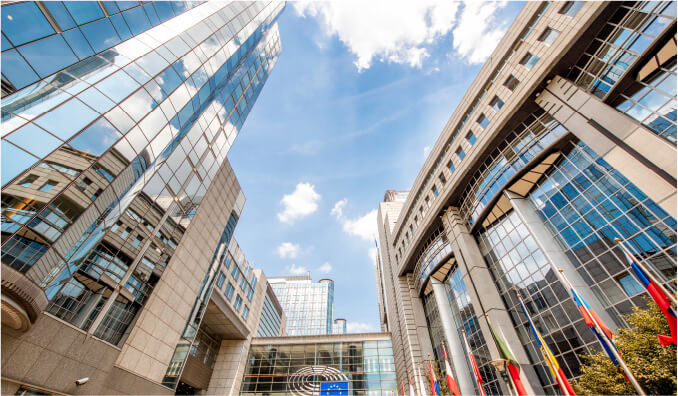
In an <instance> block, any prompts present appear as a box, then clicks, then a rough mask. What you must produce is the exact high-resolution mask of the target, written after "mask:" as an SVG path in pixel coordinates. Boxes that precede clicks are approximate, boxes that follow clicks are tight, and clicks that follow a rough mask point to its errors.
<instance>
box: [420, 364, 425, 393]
mask: <svg viewBox="0 0 678 396" xmlns="http://www.w3.org/2000/svg"><path fill="white" fill-rule="evenodd" d="M423 378H424V375H423V374H422V373H421V364H420V365H419V387H420V388H421V391H420V394H421V396H424V394H425V392H426V386H425V385H424V379H423Z"/></svg>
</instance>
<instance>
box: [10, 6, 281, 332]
mask: <svg viewBox="0 0 678 396" xmlns="http://www.w3.org/2000/svg"><path fill="white" fill-rule="evenodd" d="M109 3H110V4H109ZM101 4H103V3H95V2H71V3H63V4H62V3H61V2H54V3H44V4H43V3H33V2H27V3H19V4H10V5H3V9H2V11H3V26H2V32H3V51H5V49H6V47H5V46H6V45H10V43H11V45H13V47H12V48H14V47H16V49H7V51H8V52H9V51H14V52H12V53H11V54H10V55H8V56H7V59H9V61H11V59H12V56H13V55H12V54H14V53H16V54H15V55H22V54H23V53H24V52H26V51H27V50H28V49H27V48H28V47H29V46H31V45H34V44H36V43H42V41H46V40H54V41H59V42H63V43H64V45H65V43H67V42H69V40H70V39H69V38H68V37H70V36H69V35H71V36H73V37H75V36H78V37H79V35H80V34H81V33H82V34H84V36H85V37H86V38H87V40H88V41H87V42H84V40H85V38H82V37H81V38H80V39H81V40H80V39H75V40H80V42H81V44H82V45H88V44H87V43H89V46H90V47H92V50H93V51H96V55H92V54H90V52H82V54H83V55H82V56H83V58H82V60H80V59H79V58H77V57H75V55H73V56H72V57H70V58H69V57H68V56H67V55H64V58H65V59H68V60H66V61H63V60H59V61H58V62H57V60H56V59H57V58H59V56H57V54H59V55H60V54H61V52H59V53H52V52H50V51H51V50H50V51H46V52H44V54H43V56H42V57H41V58H40V64H42V65H45V64H50V67H52V65H53V64H57V65H59V67H58V68H54V69H49V70H47V69H45V70H41V69H40V67H41V66H38V65H37V64H34V63H31V56H30V55H27V54H28V53H26V54H23V55H24V59H26V62H24V63H25V64H23V65H21V66H17V65H15V66H6V65H5V55H4V53H3V73H4V72H5V71H10V70H11V71H12V73H23V75H22V77H21V79H19V80H17V79H16V78H15V77H13V76H5V75H4V74H3V93H4V92H5V85H6V84H5V77H7V79H8V82H9V83H11V85H12V86H14V88H16V89H19V88H18V87H20V86H21V87H25V88H23V89H20V90H19V91H17V92H14V93H11V94H8V95H7V96H4V97H3V99H2V121H3V123H2V186H3V187H2V262H3V264H6V265H9V266H11V267H12V268H14V269H16V270H18V271H20V272H22V273H23V274H25V276H27V277H28V278H29V279H31V280H32V281H33V282H35V283H36V284H38V285H40V286H41V287H42V288H43V290H44V291H45V294H46V295H47V298H48V299H49V305H48V308H47V311H48V312H49V313H50V314H52V315H54V316H56V317H58V318H60V319H62V320H65V321H67V322H68V323H70V324H72V325H74V326H76V327H78V328H81V329H83V330H89V331H90V332H93V333H94V335H95V336H96V337H99V338H101V339H103V340H105V341H107V342H110V343H111V344H115V345H121V343H122V342H124V339H125V337H126V335H127V334H129V330H130V325H131V324H132V323H133V322H134V320H135V318H136V316H137V314H138V313H139V311H140V310H141V308H142V307H143V305H144V303H145V301H146V300H147V298H148V296H149V295H150V293H151V292H152V291H153V287H154V285H155V284H156V283H157V281H158V279H159V278H160V277H161V276H162V273H163V269H164V268H165V266H166V265H167V262H168V261H169V258H170V257H171V256H172V255H173V253H174V249H176V247H177V245H178V244H179V242H180V241H181V238H182V236H183V233H184V231H185V230H186V227H187V226H188V225H189V224H190V223H191V220H192V218H193V216H194V215H195V212H196V209H197V207H198V206H199V205H200V203H201V200H202V198H203V197H204V195H205V193H206V191H207V189H208V188H209V186H210V184H211V182H212V180H213V178H214V176H215V174H216V172H217V170H218V169H219V167H220V166H221V164H222V162H223V161H224V159H225V157H226V154H227V153H228V150H229V149H230V146H231V145H232V143H233V140H234V139H235V137H236V136H237V134H238V132H239V130H240V128H241V127H242V124H243V122H244V120H245V118H246V117H247V114H248V113H249V111H250V109H251V107H252V105H253V104H254V101H255V100H256V98H257V96H258V95H259V93H260V92H261V89H262V87H263V84H264V82H265V81H266V79H267V77H268V75H269V73H270V71H271V69H272V67H273V65H274V64H275V61H276V59H277V57H278V55H279V54H280V51H281V47H280V40H279V35H278V30H277V25H276V24H275V20H276V17H277V16H278V15H279V13H280V12H281V10H282V8H283V7H284V4H282V3H275V4H273V3H244V2H243V3H241V2H234V3H221V2H216V3H208V2H206V3H202V4H199V3H195V4H192V3H191V5H189V6H186V7H185V9H184V8H183V7H182V8H176V7H177V5H176V4H175V3H162V2H158V3H155V2H154V3H147V4H145V5H136V6H133V4H135V3H134V2H122V3H114V2H106V5H104V7H105V8H101V7H102V6H101ZM8 7H9V8H8ZM109 7H110V10H109ZM116 7H117V8H116ZM121 7H122V8H121ZM125 7H129V9H125ZM167 7H169V9H168V8H167ZM191 7H192V8H191ZM116 9H117V10H118V11H116ZM163 9H164V10H165V11H162V10H163ZM46 10H47V11H49V12H50V15H51V16H52V18H53V19H54V20H58V21H59V22H58V23H51V24H50V26H51V27H52V28H53V29H55V30H62V31H63V32H51V31H50V30H49V29H47V28H46V27H45V26H46V25H45V24H44V23H43V22H42V19H44V18H47V19H49V15H48V14H47V11H46ZM168 10H171V13H170V11H168ZM153 12H155V13H156V14H155V15H159V14H161V13H162V15H163V17H162V18H160V17H159V16H157V17H156V18H153V17H151V15H153V14H152V13H153ZM100 14H104V15H105V16H104V17H103V18H101V17H100ZM12 15H14V17H15V18H16V19H19V17H22V18H27V19H25V22H24V25H30V26H31V28H30V29H27V31H26V32H24V33H21V32H20V29H18V28H17V27H16V24H14V23H9V24H6V23H5V20H6V19H8V18H9V16H12ZM97 15H98V16H97ZM69 18H71V19H69ZM88 18H91V19H88ZM164 18H168V19H164ZM33 20H39V21H41V22H40V24H42V25H40V24H32V23H29V21H33ZM49 20H50V22H54V21H53V20H52V19H49ZM71 20H72V21H74V26H75V25H77V27H71V30H70V31H67V28H66V26H70V25H67V24H66V25H62V23H66V22H62V21H71ZM90 21H92V22H90ZM163 21H164V22H163ZM88 23H91V24H97V25H96V26H97V27H96V28H94V27H92V28H89V27H88V26H89V25H87V24H88ZM123 23H124V26H126V27H127V28H129V30H130V33H129V34H127V35H125V33H120V31H119V30H118V29H122V31H123V32H124V31H125V30H124V29H123V28H122V27H123ZM40 26H43V27H40ZM102 26H107V27H105V28H104V27H102ZM119 26H120V27H119ZM57 27H58V28H59V29H56V28H57ZM34 30H35V31H34ZM69 32H71V33H69ZM87 32H91V35H90V34H88V33H87ZM92 32H93V33H92ZM102 32H108V33H105V34H111V35H112V36H111V37H117V38H114V39H111V40H107V39H106V38H105V37H104V38H101V41H102V42H105V43H106V45H108V47H106V46H104V45H99V46H96V45H95V44H94V43H95V41H94V40H97V39H99V38H100V37H99V36H98V35H102V34H104V33H102ZM67 33H68V34H67ZM22 35H23V36H22ZM27 35H28V36H27ZM6 38H7V39H9V40H6ZM36 40H38V41H36ZM116 40H117V41H116ZM123 40H124V41H123ZM6 41H7V43H6ZM118 42H120V43H119V44H117V43H118ZM109 44H110V45H109ZM22 45H23V46H24V47H26V48H25V49H24V47H22ZM40 45H44V44H40ZM8 48H9V47H8ZM50 48H58V47H56V46H51V45H50ZM59 51H61V50H59ZM69 51H71V50H69ZM69 51H66V52H67V53H70V52H69ZM86 54H88V55H86ZM36 67H37V68H38V70H35V72H37V73H38V75H39V77H40V79H39V80H38V81H37V82H35V83H33V84H32V85H29V86H27V85H28V84H30V83H31V82H32V81H34V80H35V79H34V78H33V77H30V78H29V77H25V76H24V75H30V73H29V72H28V70H29V68H33V69H35V68H36ZM15 83H16V84H15ZM36 141H39V142H40V144H35V142H36ZM116 284H120V285H122V286H123V288H124V291H122V292H119V291H117V290H115V285H116ZM93 325H95V326H97V327H96V328H92V326H93Z"/></svg>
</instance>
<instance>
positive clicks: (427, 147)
mask: <svg viewBox="0 0 678 396" xmlns="http://www.w3.org/2000/svg"><path fill="white" fill-rule="evenodd" d="M430 152H431V146H426V147H424V158H426V157H428V153H430Z"/></svg>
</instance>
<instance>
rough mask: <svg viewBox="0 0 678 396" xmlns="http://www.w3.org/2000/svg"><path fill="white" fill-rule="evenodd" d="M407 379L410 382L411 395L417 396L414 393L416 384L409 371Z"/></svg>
mask: <svg viewBox="0 0 678 396" xmlns="http://www.w3.org/2000/svg"><path fill="white" fill-rule="evenodd" d="M407 380H408V381H409V382H410V396H417V395H416V394H415V393H414V386H412V378H410V373H407Z"/></svg>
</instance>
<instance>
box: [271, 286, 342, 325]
mask: <svg viewBox="0 0 678 396" xmlns="http://www.w3.org/2000/svg"><path fill="white" fill-rule="evenodd" d="M268 280H269V283H270V284H271V287H272V288H273V291H274V292H275V295H276V296H277V297H278V301H280V304H281V305H282V307H283V310H284V311H285V315H286V316H287V325H286V331H287V335H290V336H298V335H320V334H332V314H333V312H332V311H333V307H334V281H332V280H331V279H321V280H320V281H318V282H317V283H314V282H313V281H312V280H311V276H310V275H302V276H280V277H271V278H268Z"/></svg>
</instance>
